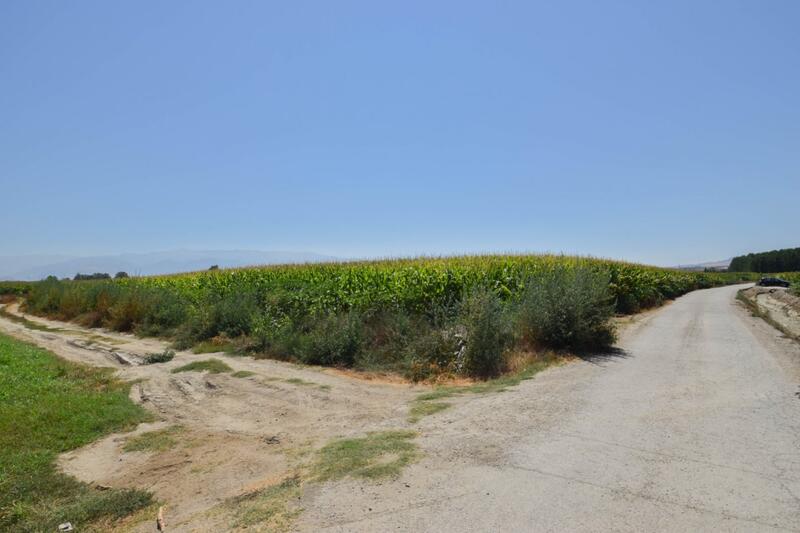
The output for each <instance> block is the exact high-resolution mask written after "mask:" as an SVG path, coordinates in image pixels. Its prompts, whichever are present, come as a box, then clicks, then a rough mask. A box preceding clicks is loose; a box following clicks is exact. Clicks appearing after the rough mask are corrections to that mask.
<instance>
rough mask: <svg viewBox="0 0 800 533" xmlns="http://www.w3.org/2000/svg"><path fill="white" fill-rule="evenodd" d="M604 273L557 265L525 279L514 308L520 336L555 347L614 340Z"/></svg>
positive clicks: (531, 342) (589, 345) (605, 343)
mask: <svg viewBox="0 0 800 533" xmlns="http://www.w3.org/2000/svg"><path fill="white" fill-rule="evenodd" d="M613 314H614V304H613V300H612V296H611V294H610V292H609V280H608V275H607V274H605V273H603V272H596V271H594V270H592V269H590V268H587V267H578V268H574V269H566V268H562V267H557V268H555V269H553V270H551V271H550V272H548V273H546V274H543V275H541V276H539V277H537V278H535V279H531V280H529V282H528V286H527V287H526V289H525V291H524V293H523V294H522V297H521V299H520V301H519V303H518V308H517V323H518V327H519V333H520V335H521V340H522V341H523V342H525V343H527V344H529V345H538V346H542V347H547V348H555V349H562V348H567V349H576V350H583V349H595V348H602V347H606V346H608V345H610V344H611V343H613V342H614V329H613V326H612V324H611V322H610V319H611V317H612V316H613Z"/></svg>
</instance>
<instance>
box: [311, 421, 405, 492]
mask: <svg viewBox="0 0 800 533" xmlns="http://www.w3.org/2000/svg"><path fill="white" fill-rule="evenodd" d="M416 435H417V434H416V432H414V431H382V432H375V433H368V434H367V436H366V437H361V438H353V439H340V440H336V441H333V442H331V443H329V444H327V445H325V446H324V447H323V448H322V449H320V450H319V452H317V461H316V463H315V464H314V465H313V467H312V476H313V479H315V480H316V481H329V480H337V479H342V478H344V477H347V476H352V477H360V478H367V479H377V478H383V477H396V476H398V475H399V474H400V471H401V470H402V469H403V467H404V466H406V465H408V464H410V463H411V462H413V461H414V460H415V459H416V458H417V445H416V444H415V443H414V442H412V439H413V438H414V437H416Z"/></svg>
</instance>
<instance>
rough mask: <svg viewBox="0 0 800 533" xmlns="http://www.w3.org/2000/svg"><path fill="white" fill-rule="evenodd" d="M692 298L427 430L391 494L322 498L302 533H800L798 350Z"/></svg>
mask: <svg viewBox="0 0 800 533" xmlns="http://www.w3.org/2000/svg"><path fill="white" fill-rule="evenodd" d="M739 288H741V287H723V288H718V289H710V290H704V291H696V292H694V293H691V294H688V295H686V296H684V297H682V298H680V299H678V300H677V301H675V302H673V303H671V304H670V305H667V306H665V307H664V308H662V309H660V310H658V311H656V312H653V313H651V314H649V315H648V316H646V317H645V318H644V319H642V320H641V321H640V323H638V324H635V325H634V326H632V327H630V328H628V329H627V330H626V333H625V335H624V336H623V338H622V339H621V342H620V348H621V349H620V351H619V352H618V353H614V354H609V355H608V356H605V357H596V358H593V359H591V360H586V361H582V362H578V363H577V364H569V365H564V366H562V367H558V368H554V369H551V370H548V371H546V372H544V373H542V374H540V375H539V376H538V377H537V378H536V379H534V380H531V381H528V382H525V383H523V384H522V385H521V386H519V387H518V388H516V389H515V390H514V391H512V392H507V393H503V394H497V395H488V396H479V397H472V398H466V399H462V400H459V402H458V403H457V405H455V406H454V407H453V408H452V409H450V410H448V411H445V412H443V413H441V414H439V415H436V416H432V417H429V418H427V419H424V420H423V422H422V423H421V424H420V426H421V427H420V429H421V437H420V438H419V439H418V440H419V442H420V445H421V448H422V449H423V451H424V452H425V458H424V459H422V460H421V461H420V462H419V463H417V464H415V465H413V466H412V467H410V468H409V469H407V470H406V472H405V473H404V475H403V476H402V477H401V478H400V479H398V480H396V481H392V482H387V483H383V484H380V485H375V484H370V483H366V482H357V481H350V482H345V483H339V484H330V485H322V486H319V487H317V488H316V489H314V490H310V491H309V492H308V493H307V495H306V496H305V498H304V502H303V507H304V508H305V512H304V514H303V517H302V518H301V519H300V522H299V524H298V526H299V527H300V529H302V530H307V531H321V530H322V531H437V532H442V531H453V532H456V531H457V532H465V531H570V532H573V531H800V397H799V396H798V391H799V389H798V385H800V349H798V345H797V344H796V343H793V342H792V341H790V340H788V339H785V338H782V337H781V335H780V334H779V333H777V332H776V331H775V330H773V329H772V328H770V327H769V326H768V325H766V324H765V323H763V322H762V321H760V320H759V319H756V318H753V317H751V316H749V314H748V313H747V312H746V311H744V309H743V308H742V307H741V306H740V305H739V304H737V303H736V302H735V295H736V291H737V290H738V289H739Z"/></svg>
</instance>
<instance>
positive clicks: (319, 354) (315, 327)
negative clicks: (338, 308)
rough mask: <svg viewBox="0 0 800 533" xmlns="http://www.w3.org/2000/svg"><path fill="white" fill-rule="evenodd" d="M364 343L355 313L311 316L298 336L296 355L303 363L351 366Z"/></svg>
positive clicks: (360, 325) (357, 315) (358, 318)
mask: <svg viewBox="0 0 800 533" xmlns="http://www.w3.org/2000/svg"><path fill="white" fill-rule="evenodd" d="M362 343H363V322H362V319H361V316H360V315H359V314H358V313H355V312H352V311H351V312H347V313H339V314H331V315H323V316H318V317H314V318H313V319H311V325H310V327H309V328H308V331H307V332H306V333H304V334H302V336H301V337H300V342H299V345H298V346H297V349H298V351H299V353H297V354H296V356H297V357H298V358H299V359H300V360H301V361H303V362H304V363H309V364H316V365H335V366H353V363H354V362H355V360H356V357H357V356H358V354H359V352H360V351H361V346H362Z"/></svg>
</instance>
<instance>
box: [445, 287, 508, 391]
mask: <svg viewBox="0 0 800 533" xmlns="http://www.w3.org/2000/svg"><path fill="white" fill-rule="evenodd" d="M459 323H460V325H462V326H463V328H464V330H465V331H466V339H465V340H466V342H465V344H464V346H463V349H462V351H461V352H460V353H459V360H458V361H457V370H459V371H460V372H462V373H464V374H467V375H470V376H477V377H483V378H488V377H494V376H497V375H498V374H500V372H502V371H503V366H504V362H505V359H504V357H503V355H504V353H505V351H506V349H507V348H508V347H509V346H510V345H511V342H512V340H513V337H512V335H511V331H510V330H509V326H508V319H507V317H506V312H505V310H504V307H503V302H502V301H501V300H500V297H499V296H497V294H495V293H494V292H493V291H491V290H489V289H487V288H477V289H474V290H473V291H472V292H471V293H469V294H468V295H467V296H466V297H465V298H464V301H463V302H462V304H461V309H460V312H459Z"/></svg>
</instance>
